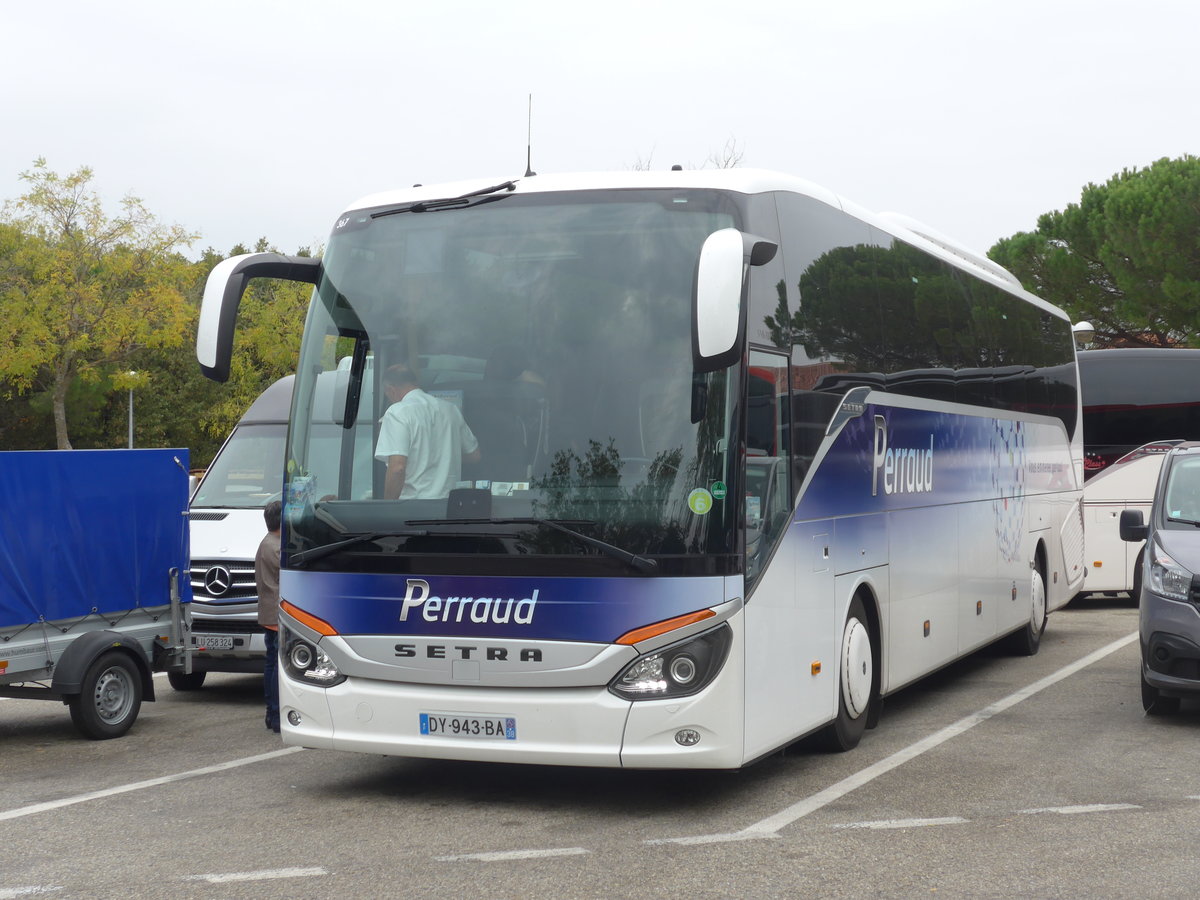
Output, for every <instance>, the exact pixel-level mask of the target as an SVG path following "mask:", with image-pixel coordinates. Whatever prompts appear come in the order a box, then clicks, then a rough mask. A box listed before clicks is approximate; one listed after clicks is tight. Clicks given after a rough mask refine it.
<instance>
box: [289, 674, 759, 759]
mask: <svg viewBox="0 0 1200 900" xmlns="http://www.w3.org/2000/svg"><path fill="white" fill-rule="evenodd" d="M730 681H735V682H736V681H737V680H736V679H723V678H721V677H718V678H717V679H716V680H715V681H714V682H713V683H712V684H710V685H709V686H708V687H707V688H705V689H704V690H703V691H701V692H700V693H699V694H696V695H695V696H692V697H685V698H680V699H675V700H642V701H637V702H631V701H628V700H623V699H621V698H619V697H617V696H615V695H614V694H612V693H610V692H609V691H608V690H607V689H605V688H603V687H580V688H552V689H531V688H481V687H462V686H457V685H456V686H453V687H432V686H429V685H419V686H413V685H407V684H400V683H392V682H385V681H379V680H374V679H366V678H350V679H348V680H347V681H345V682H343V683H342V684H339V685H337V686H335V687H332V688H318V687H315V686H311V685H308V684H306V683H303V682H299V681H295V680H293V679H291V678H289V677H287V676H283V675H281V677H280V692H279V701H280V712H281V716H280V719H281V723H282V729H283V731H282V734H283V742H284V743H285V744H289V745H293V746H300V747H310V748H314V749H322V750H348V751H356V752H360V753H374V754H383V755H391V756H411V757H421V758H431V759H456V760H470V761H490V762H508V763H535V764H542V765H568V766H597V767H608V768H619V767H627V768H647V769H655V768H671V769H686V768H705V769H730V768H737V767H739V766H741V765H742V763H743V756H742V748H743V741H742V727H741V725H742V723H741V717H740V713H739V712H738V709H739V707H738V706H737V705H736V704H735V703H731V702H730V697H728V696H726V695H727V694H729V693H731V690H732V688H733V687H734V685H731V684H729V682H730ZM739 686H740V683H739ZM489 723H491V724H489ZM701 723H703V724H701ZM489 731H490V732H491V733H490V734H489V733H487V732H489ZM681 733H686V740H692V739H693V738H694V739H695V743H690V744H684V743H681V741H680V738H679V737H678V735H680V734H681Z"/></svg>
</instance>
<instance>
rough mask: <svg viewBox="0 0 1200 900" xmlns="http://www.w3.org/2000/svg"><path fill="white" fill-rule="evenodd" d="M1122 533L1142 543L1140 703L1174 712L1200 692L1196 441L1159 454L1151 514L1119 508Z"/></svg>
mask: <svg viewBox="0 0 1200 900" xmlns="http://www.w3.org/2000/svg"><path fill="white" fill-rule="evenodd" d="M1121 538H1122V539H1123V540H1126V541H1141V540H1145V541H1146V552H1145V554H1144V559H1143V562H1142V577H1141V596H1140V597H1139V599H1138V603H1139V607H1140V610H1141V613H1140V616H1139V631H1140V632H1141V645H1142V706H1143V707H1144V708H1145V710H1146V712H1147V713H1149V714H1151V715H1163V714H1168V713H1173V712H1176V711H1177V710H1178V709H1179V701H1180V698H1182V697H1188V696H1200V442H1189V443H1185V444H1179V445H1178V446H1177V447H1174V448H1173V449H1172V450H1171V451H1170V452H1169V453H1168V454H1167V455H1166V458H1165V459H1164V460H1163V466H1162V471H1161V472H1160V473H1159V476H1158V486H1157V488H1156V489H1155V492H1154V505H1153V506H1152V507H1151V508H1150V519H1149V521H1148V522H1143V520H1142V512H1141V510H1129V509H1127V510H1125V511H1124V512H1122V513H1121Z"/></svg>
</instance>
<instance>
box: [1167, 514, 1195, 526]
mask: <svg viewBox="0 0 1200 900" xmlns="http://www.w3.org/2000/svg"><path fill="white" fill-rule="evenodd" d="M1167 521H1168V522H1178V523H1179V524H1180V525H1192V526H1194V527H1196V528H1200V522H1197V521H1196V520H1195V519H1178V518H1176V517H1175V516H1167Z"/></svg>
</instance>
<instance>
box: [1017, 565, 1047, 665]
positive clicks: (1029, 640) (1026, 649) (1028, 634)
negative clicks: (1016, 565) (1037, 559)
mask: <svg viewBox="0 0 1200 900" xmlns="http://www.w3.org/2000/svg"><path fill="white" fill-rule="evenodd" d="M1032 573H1033V574H1032V575H1031V576H1030V579H1029V621H1028V622H1026V623H1025V627H1024V628H1022V629H1021V630H1020V631H1016V632H1014V633H1013V634H1010V635H1009V636H1008V647H1009V649H1010V650H1012V652H1013V653H1015V654H1017V655H1018V656H1036V655H1037V652H1038V648H1039V647H1041V646H1042V634H1043V633H1044V632H1045V630H1046V579H1045V578H1044V577H1043V576H1042V570H1041V569H1040V568H1038V567H1037V566H1034V567H1033V569H1032Z"/></svg>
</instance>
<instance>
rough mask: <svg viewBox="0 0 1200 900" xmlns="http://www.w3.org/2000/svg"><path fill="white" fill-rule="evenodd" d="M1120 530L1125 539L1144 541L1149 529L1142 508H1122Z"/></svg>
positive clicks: (1122, 538) (1122, 537)
mask: <svg viewBox="0 0 1200 900" xmlns="http://www.w3.org/2000/svg"><path fill="white" fill-rule="evenodd" d="M1120 530H1121V540H1123V541H1144V540H1145V539H1146V533H1147V532H1148V531H1149V529H1148V528H1147V527H1146V524H1145V521H1144V520H1143V519H1142V511H1141V510H1140V509H1123V510H1121V521H1120Z"/></svg>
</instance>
